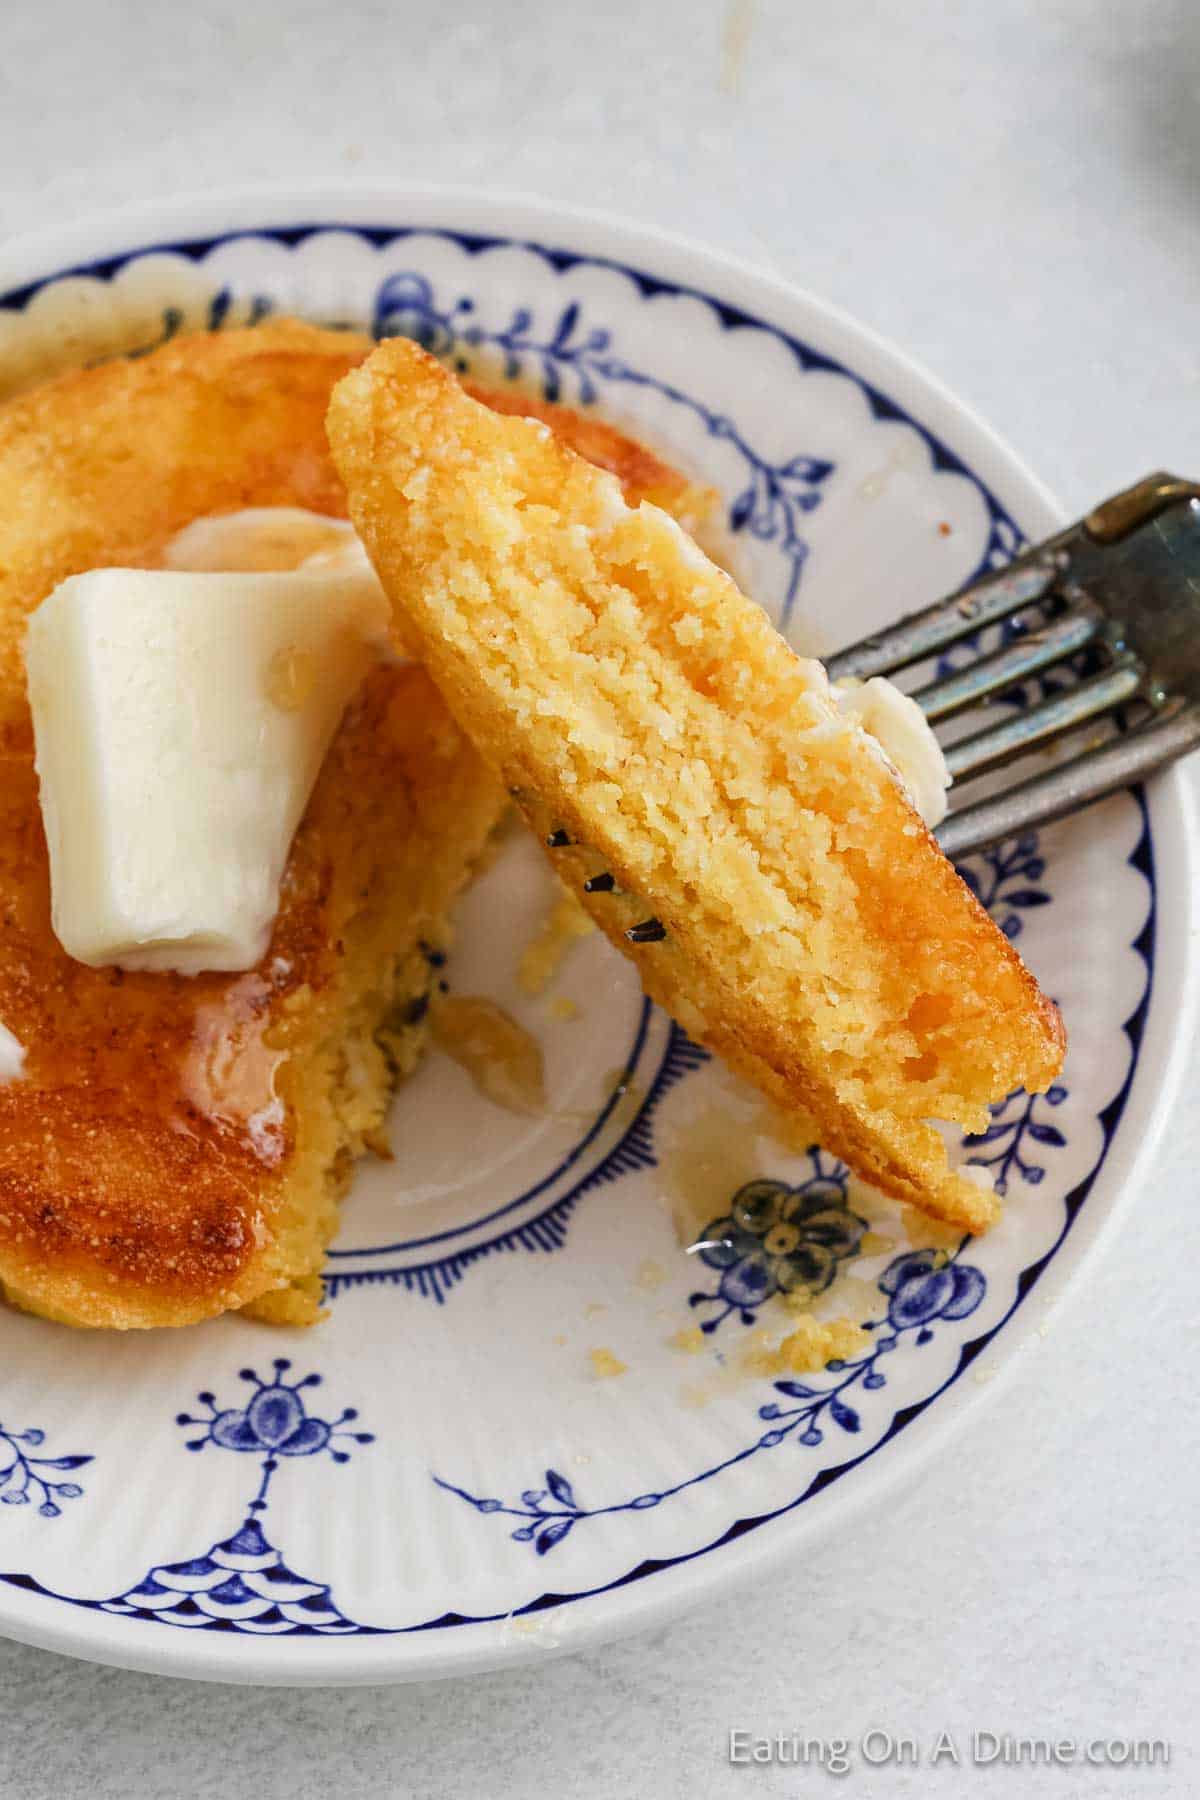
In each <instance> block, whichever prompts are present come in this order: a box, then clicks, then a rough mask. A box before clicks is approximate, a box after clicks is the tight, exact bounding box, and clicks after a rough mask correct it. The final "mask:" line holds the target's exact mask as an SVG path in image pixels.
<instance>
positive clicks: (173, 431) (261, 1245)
mask: <svg viewBox="0 0 1200 1800" xmlns="http://www.w3.org/2000/svg"><path fill="white" fill-rule="evenodd" d="M365 348H366V346H365V343H364V342H363V341H362V340H360V339H353V338H349V337H348V336H347V335H346V334H343V333H329V332H320V331H314V330H310V329H309V328H307V327H302V326H299V325H288V324H279V325H265V326H261V327H258V328H256V329H255V330H253V331H230V332H227V333H223V334H219V335H212V336H208V335H203V336H198V337H195V338H189V339H179V340H177V341H176V342H174V343H172V344H169V345H167V346H165V347H164V348H163V349H161V350H158V351H156V352H154V353H153V354H152V355H149V356H146V357H144V358H142V359H139V360H135V361H122V362H116V363H112V364H109V365H106V366H104V367H101V368H96V369H92V370H88V371H84V372H79V373H73V374H70V375H67V376H64V377H62V378H61V379H59V380H57V381H54V382H52V383H50V384H49V385H47V386H46V387H43V388H40V389H37V390H35V391H33V392H30V393H28V394H26V395H24V396H22V397H20V398H18V399H16V400H14V401H12V402H10V403H9V404H8V405H6V406H5V407H3V408H0V493H2V494H3V501H2V503H0V1022H2V1023H3V1026H4V1028H5V1030H6V1032H7V1033H9V1034H11V1036H12V1038H13V1039H14V1040H15V1041H16V1042H17V1043H19V1045H20V1047H21V1051H22V1056H21V1059H20V1063H19V1066H18V1067H17V1069H16V1071H15V1074H14V1077H13V1078H11V1079H9V1080H7V1081H4V1082H2V1083H0V1285H2V1287H3V1290H4V1292H5V1294H6V1295H7V1296H8V1298H10V1299H11V1300H13V1301H15V1302H16V1303H17V1304H19V1305H21V1306H24V1307H27V1308H29V1309H31V1310H34V1311H37V1312H41V1313H45V1314H46V1315H48V1316H50V1317H52V1318H56V1319H60V1320H64V1321H67V1322H69V1323H71V1324H77V1325H107V1326H117V1327H131V1326H149V1325H182V1324H186V1323H188V1322H189V1321H191V1320H195V1319H200V1318H204V1317H207V1316H209V1315H211V1314H214V1313H218V1312H221V1311H224V1310H226V1309H228V1308H232V1307H241V1308H246V1307H249V1308H250V1309H251V1310H252V1311H254V1312H255V1313H256V1314H257V1315H258V1316H259V1317H264V1318H269V1319H275V1320H281V1321H286V1322H288V1323H306V1322H307V1321H309V1320H311V1319H312V1318H314V1317H315V1316H316V1313H317V1309H318V1306H319V1299H320V1277H319V1270H320V1267H321V1263H322V1260H323V1256H324V1251H325V1246H326V1244H327V1243H328V1241H329V1239H330V1238H331V1236H332V1235H333V1232H334V1230H335V1229H336V1224H337V1216H338V1207H337V1202H338V1199H339V1197H340V1195H341V1193H342V1191H343V1190H344V1188H345V1187H346V1185H347V1182H348V1180H349V1176H350V1173H351V1169H352V1165H353V1161H354V1159H355V1157H356V1156H358V1155H359V1154H361V1153H362V1151H363V1149H364V1147H365V1146H366V1144H367V1143H368V1141H369V1140H372V1139H373V1138H374V1135H375V1133H376V1131H377V1130H378V1128H379V1126H380V1124H381V1122H382V1119H383V1114H384V1110H385V1107H386V1104H387V1101H388V1098H389V1095H390V1093H391V1089H392V1085H393V1081H394V1078H395V1076H396V1074H397V1072H398V1071H402V1070H404V1069H406V1068H408V1067H410V1066H411V1064H412V1062H413V1060H414V1059H415V1056H416V1054H417V1050H418V1042H417V1037H418V1033H419V1030H420V1029H421V1027H420V1023H419V1017H420V1014H421V1013H422V1011H423V1005H424V999H425V995H426V994H427V991H428V989H429V986H430V984H431V980H432V974H431V969H430V964H429V959H428V956H427V954H426V948H425V946H428V945H431V944H436V943H437V942H438V941H439V938H440V936H441V934H442V933H443V931H444V916H445V913H446V909H447V906H448V905H449V903H450V901H451V900H452V898H453V896H454V894H455V893H456V892H457V890H458V889H459V888H460V887H461V885H462V884H463V882H464V881H465V880H466V878H467V876H468V874H469V872H470V869H471V867H472V864H473V862H474V859H475V857H476V855H477V854H478V852H479V851H480V849H481V848H482V846H483V844H484V843H485V841H486V839H487V837H488V835H489V832H490V830H491V828H492V825H493V823H494V821H495V820H496V818H497V815H498V813H499V810H500V807H501V804H502V799H503V796H502V792H501V790H500V787H499V785H498V783H497V781H496V779H495V777H494V775H492V774H491V773H490V772H489V770H488V769H487V768H486V766H485V765H484V763H483V762H482V760H481V759H480V757H479V756H478V754H477V753H476V751H475V750H474V749H473V748H472V746H471V744H470V743H469V741H468V740H467V739H466V738H465V737H464V736H463V734H462V732H461V731H460V730H459V728H458V727H457V726H456V725H455V723H454V721H453V719H452V718H451V717H450V715H449V713H448V712H447V710H446V707H445V705H444V703H443V702H442V700H441V698H440V696H439V695H438V692H437V690H436V688H435V687H434V686H433V684H432V682H431V681H430V680H429V678H428V677H427V676H426V675H425V674H424V672H423V671H422V670H420V669H418V668H414V667H411V666H408V667H401V666H390V667H389V666H384V667H377V668H376V669H375V670H374V671H373V672H372V673H370V674H369V675H368V676H367V679H366V681H365V682H364V683H363V685H362V687H361V688H360V689H359V691H358V693H357V695H356V697H355V699H354V700H352V701H351V703H350V706H349V709H348V711H347V713H346V715H345V717H344V719H343V721H342V724H341V726H340V728H339V730H338V731H337V733H336V736H335V737H334V741H333V744H332V746H331V748H330V751H329V754H328V756H327V758H326V760H325V763H324V767H323V769H322V771H321V774H320V776H319V777H318V780H317V784H316V787H315V790H314V792H313V795H312V798H311V800H310V802H309V805H308V807H307V810H306V812H305V814H304V817H303V820H302V822H301V824H300V827H299V830H298V832H297V835H296V837H295V840H294V842H293V844H292V847H291V851H290V854H289V856H288V859H287V863H286V868H285V870H284V874H283V881H282V892H281V903H280V908H279V912H278V916H277V917H276V920H275V924H274V929H273V931H272V933H271V940H270V943H269V945H268V947H267V949H266V951H265V953H264V954H263V955H262V957H261V958H260V960H259V961H258V962H257V964H256V965H255V966H254V967H253V968H252V969H250V970H248V971H246V972H245V973H240V974H236V975H228V974H226V975H219V974H202V975H197V976H194V977H190V978H189V977H186V976H183V975H178V974H166V973H130V972H126V971H123V970H121V969H116V968H88V967H85V966H84V965H83V964H82V963H80V962H77V961H74V960H72V959H71V958H70V957H69V956H68V955H67V954H66V953H65V951H64V950H63V949H62V948H61V946H60V945H59V943H58V942H57V940H56V938H55V936H54V934H53V931H52V929H51V918H50V894H49V871H48V865H47V855H46V842H45V835H44V832H43V828H42V819H41V814H40V810H39V804H38V790H37V781H36V776H35V771H34V762H33V741H32V730H31V722H30V715H29V708H28V702H27V697H26V686H25V676H24V671H23V668H22V643H23V638H24V631H25V620H26V616H27V614H28V613H29V612H30V611H32V609H33V608H34V607H36V606H37V605H38V603H39V602H40V601H41V600H42V599H43V598H44V597H45V596H46V595H47V594H48V593H49V592H50V591H51V590H53V589H54V588H56V587H57V586H58V584H59V583H60V582H61V581H63V580H65V579H66V578H67V577H69V576H72V575H76V574H80V573H82V572H84V571H86V570H90V569H94V568H97V567H104V566H112V565H121V566H124V567H133V568H156V567H160V566H161V564H162V562H163V557H164V551H165V548H166V546H167V545H168V544H169V543H170V542H171V541H172V539H173V538H174V537H175V534H177V533H178V532H179V531H180V529H181V528H182V527H184V526H186V525H188V524H190V523H191V522H192V521H193V520H197V519H202V518H206V517H209V516H211V515H212V514H214V513H218V514H219V513H224V512H234V511H237V510H238V509H243V508H246V507H253V506H259V507H278V506H283V507H302V508H305V509H308V510H310V511H314V512H317V513H321V514H329V515H341V516H344V513H345V501H344V497H343V493H342V488H341V484H340V482H339V480H338V477H337V474H336V472H335V470H334V469H333V466H332V463H331V461H330V457H329V453H328V449H327V446H326V440H325V433H324V423H323V421H324V415H325V410H326V406H327V404H328V399H329V393H330V389H331V387H332V385H333V383H334V381H335V380H336V379H337V378H338V377H339V376H340V375H342V374H344V373H345V372H346V370H347V369H349V368H350V367H352V366H353V364H354V363H355V362H356V361H357V360H358V359H359V358H360V357H361V356H362V355H363V353H364V350H365ZM167 586H168V587H169V586H170V583H169V582H168V584H167ZM178 701H179V704H180V705H183V706H186V704H187V694H186V691H182V692H180V694H179V695H178ZM181 798H185V796H181Z"/></svg>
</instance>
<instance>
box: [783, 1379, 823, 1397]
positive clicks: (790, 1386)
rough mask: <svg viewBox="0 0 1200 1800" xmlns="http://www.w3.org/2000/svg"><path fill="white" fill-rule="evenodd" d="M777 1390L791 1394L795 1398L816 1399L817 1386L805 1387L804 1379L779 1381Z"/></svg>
mask: <svg viewBox="0 0 1200 1800" xmlns="http://www.w3.org/2000/svg"><path fill="white" fill-rule="evenodd" d="M774 1386H775V1390H776V1392H777V1393H780V1394H789V1395H790V1396H791V1398H792V1399H793V1400H814V1399H815V1398H816V1393H817V1390H816V1388H810V1387H805V1385H804V1383H803V1382H802V1381H777V1382H775V1384H774Z"/></svg>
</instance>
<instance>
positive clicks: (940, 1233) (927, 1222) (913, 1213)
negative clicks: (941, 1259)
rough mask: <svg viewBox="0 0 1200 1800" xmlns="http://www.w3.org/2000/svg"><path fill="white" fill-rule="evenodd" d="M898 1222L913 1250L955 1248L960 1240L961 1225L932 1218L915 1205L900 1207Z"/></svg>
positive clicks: (961, 1233)
mask: <svg viewBox="0 0 1200 1800" xmlns="http://www.w3.org/2000/svg"><path fill="white" fill-rule="evenodd" d="M900 1223H901V1225H902V1226H903V1227H904V1232H905V1235H906V1237H907V1238H908V1241H909V1244H910V1245H911V1246H912V1248H913V1249H914V1250H955V1249H957V1247H958V1245H959V1244H960V1243H961V1242H962V1235H963V1232H962V1226H961V1225H956V1224H953V1223H951V1224H947V1223H946V1221H945V1220H943V1219H934V1218H931V1217H930V1215H929V1214H928V1213H926V1212H922V1211H921V1210H920V1208H919V1207H916V1206H902V1207H901V1208H900Z"/></svg>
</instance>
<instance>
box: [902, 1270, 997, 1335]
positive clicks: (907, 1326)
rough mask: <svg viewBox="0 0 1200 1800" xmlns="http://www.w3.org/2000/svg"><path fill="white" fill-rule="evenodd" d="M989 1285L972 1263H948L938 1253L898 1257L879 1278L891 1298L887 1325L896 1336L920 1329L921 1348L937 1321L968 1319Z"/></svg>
mask: <svg viewBox="0 0 1200 1800" xmlns="http://www.w3.org/2000/svg"><path fill="white" fill-rule="evenodd" d="M986 1285H987V1284H986V1282H985V1280H984V1277H983V1275H982V1274H981V1273H980V1271H979V1270H978V1269H975V1268H972V1267H971V1265H970V1264H969V1263H960V1262H948V1261H946V1260H944V1259H943V1258H942V1257H941V1256H940V1255H939V1253H938V1252H937V1251H936V1250H911V1251H909V1252H908V1254H907V1255H905V1256H898V1257H897V1258H896V1260H895V1261H894V1262H893V1263H890V1264H889V1265H888V1267H887V1268H886V1269H885V1270H884V1272H883V1274H882V1275H881V1276H880V1277H879V1286H880V1287H881V1288H882V1289H883V1292H884V1293H885V1294H887V1295H888V1296H889V1299H888V1324H889V1325H890V1326H891V1327H892V1330H893V1331H895V1332H901V1331H911V1330H912V1329H913V1327H914V1326H920V1327H921V1331H920V1333H919V1335H918V1338H917V1342H918V1343H919V1344H923V1343H926V1342H927V1341H928V1339H929V1337H930V1336H931V1335H932V1334H931V1333H930V1332H929V1330H928V1327H929V1326H930V1325H931V1324H932V1323H933V1321H934V1320H935V1319H965V1318H966V1317H967V1315H968V1313H973V1312H974V1311H975V1308H976V1307H977V1306H978V1305H979V1302H980V1301H981V1300H982V1299H983V1296H984V1291H985V1288H986Z"/></svg>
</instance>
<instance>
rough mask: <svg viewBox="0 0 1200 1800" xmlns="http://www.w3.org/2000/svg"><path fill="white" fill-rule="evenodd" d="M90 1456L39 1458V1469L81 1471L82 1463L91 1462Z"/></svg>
mask: <svg viewBox="0 0 1200 1800" xmlns="http://www.w3.org/2000/svg"><path fill="white" fill-rule="evenodd" d="M91 1460H92V1459H91V1457H90V1456H39V1457H38V1459H37V1466H38V1468H39V1469H82V1467H83V1465H84V1463H90V1462H91Z"/></svg>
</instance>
